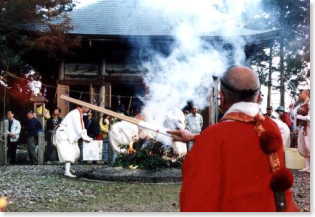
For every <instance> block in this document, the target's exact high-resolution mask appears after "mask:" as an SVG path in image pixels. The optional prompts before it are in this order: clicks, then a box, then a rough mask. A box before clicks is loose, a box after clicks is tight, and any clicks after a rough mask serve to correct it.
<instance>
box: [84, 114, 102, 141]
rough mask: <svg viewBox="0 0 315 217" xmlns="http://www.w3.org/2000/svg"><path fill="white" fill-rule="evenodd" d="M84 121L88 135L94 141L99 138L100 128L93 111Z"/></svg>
mask: <svg viewBox="0 0 315 217" xmlns="http://www.w3.org/2000/svg"><path fill="white" fill-rule="evenodd" d="M83 120H84V126H85V128H86V130H87V135H88V136H89V137H91V138H93V139H96V138H98V136H99V135H100V127H99V124H98V122H97V121H96V119H95V117H94V113H93V112H92V111H89V112H88V114H87V116H84V117H83Z"/></svg>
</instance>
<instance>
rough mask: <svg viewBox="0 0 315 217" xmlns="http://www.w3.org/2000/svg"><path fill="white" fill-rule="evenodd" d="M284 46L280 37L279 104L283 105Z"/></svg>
mask: <svg viewBox="0 0 315 217" xmlns="http://www.w3.org/2000/svg"><path fill="white" fill-rule="evenodd" d="M283 50H284V47H283V39H282V38H280V105H281V106H283V107H284V104H285V102H284V98H285V87H284V80H285V77H284V51H283Z"/></svg>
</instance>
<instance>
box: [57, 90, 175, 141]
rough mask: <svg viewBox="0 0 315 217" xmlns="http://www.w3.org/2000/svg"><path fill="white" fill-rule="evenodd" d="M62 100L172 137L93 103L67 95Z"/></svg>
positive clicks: (135, 119)
mask: <svg viewBox="0 0 315 217" xmlns="http://www.w3.org/2000/svg"><path fill="white" fill-rule="evenodd" d="M60 99H63V100H65V101H67V102H71V103H74V104H77V105H80V106H84V107H87V108H89V109H92V110H95V111H98V112H101V113H104V114H107V115H109V116H112V117H114V118H117V119H119V120H123V121H127V122H129V123H132V124H135V125H137V126H139V127H141V128H145V129H147V130H151V131H154V132H156V133H159V134H162V135H164V136H169V137H171V135H170V134H167V133H163V132H161V131H159V130H155V129H152V128H149V127H147V126H146V125H145V124H143V123H144V121H142V120H139V119H137V118H133V117H129V116H126V115H124V114H120V113H117V112H114V111H112V110H109V109H106V108H102V107H100V106H96V105H93V104H91V103H87V102H84V101H81V100H78V99H75V98H72V97H69V96H66V95H61V96H60Z"/></svg>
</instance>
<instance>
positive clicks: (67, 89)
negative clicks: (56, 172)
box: [56, 84, 70, 117]
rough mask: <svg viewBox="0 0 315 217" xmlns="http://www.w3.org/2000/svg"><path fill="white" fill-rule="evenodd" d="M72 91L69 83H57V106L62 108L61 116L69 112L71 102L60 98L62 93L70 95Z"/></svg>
mask: <svg viewBox="0 0 315 217" xmlns="http://www.w3.org/2000/svg"><path fill="white" fill-rule="evenodd" d="M69 93H70V87H69V86H68V85H62V84H58V85H57V93H56V95H57V106H58V108H60V109H61V116H62V117H64V116H66V114H67V113H68V112H69V109H70V108H69V103H68V102H66V101H65V100H62V99H60V96H61V95H67V96H69Z"/></svg>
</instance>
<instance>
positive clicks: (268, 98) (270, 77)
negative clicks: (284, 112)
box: [267, 44, 273, 107]
mask: <svg viewBox="0 0 315 217" xmlns="http://www.w3.org/2000/svg"><path fill="white" fill-rule="evenodd" d="M272 47H273V44H272V45H271V46H270V48H269V49H270V53H269V75H268V96H267V107H269V106H270V104H271V88H272V76H271V75H272Z"/></svg>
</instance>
